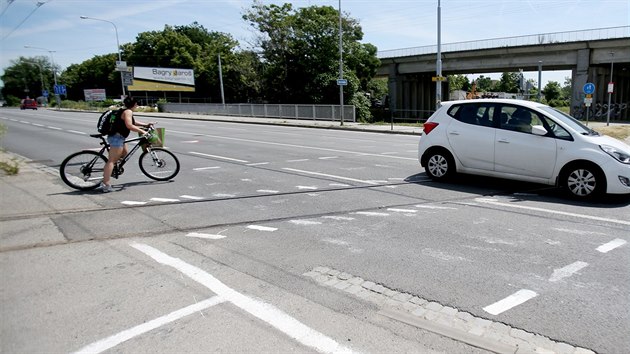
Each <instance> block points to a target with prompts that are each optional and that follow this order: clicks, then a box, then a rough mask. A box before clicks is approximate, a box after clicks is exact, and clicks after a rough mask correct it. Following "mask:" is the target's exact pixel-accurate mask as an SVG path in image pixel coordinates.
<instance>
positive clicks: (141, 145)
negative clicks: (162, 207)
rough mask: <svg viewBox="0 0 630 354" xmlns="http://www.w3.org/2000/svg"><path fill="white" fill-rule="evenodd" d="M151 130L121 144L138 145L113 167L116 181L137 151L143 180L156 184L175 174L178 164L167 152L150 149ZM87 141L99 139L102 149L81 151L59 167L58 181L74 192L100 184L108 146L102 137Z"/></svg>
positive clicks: (155, 148) (152, 133)
mask: <svg viewBox="0 0 630 354" xmlns="http://www.w3.org/2000/svg"><path fill="white" fill-rule="evenodd" d="M154 134H155V129H154V128H153V127H152V126H150V127H149V128H148V131H147V134H145V135H143V136H140V137H137V138H131V139H127V140H125V143H133V142H138V143H137V144H136V145H135V146H134V147H133V148H132V149H131V150H130V151H129V153H127V155H126V156H125V157H123V158H122V159H120V160H118V162H117V163H116V164H115V165H114V170H113V171H112V177H114V178H118V176H120V175H122V174H123V172H124V171H125V170H124V168H123V167H124V166H125V163H127V161H129V159H130V158H131V155H133V154H134V153H135V152H136V151H138V149H142V150H143V152H142V154H141V155H140V159H139V161H138V163H139V165H140V171H142V173H144V175H145V176H147V177H149V178H151V179H154V180H156V181H168V180H170V179H172V178H173V177H175V176H176V175H177V174H178V173H179V160H178V159H177V157H176V156H175V155H174V154H173V153H172V152H170V151H168V150H166V149H164V148H162V147H153V146H152V145H151V141H155V140H154V139H155V138H154ZM90 136H91V137H93V138H97V139H101V145H103V147H102V148H101V150H100V151H98V152H96V151H93V150H83V151H79V152H76V153H74V154H72V155H70V156H68V157H66V159H65V160H63V162H62V163H61V166H60V167H59V173H60V175H61V179H62V180H63V181H64V182H65V183H66V184H67V185H68V186H70V187H72V188H75V189H78V190H83V191H85V190H91V189H95V188H96V187H98V186H99V185H100V183H101V181H102V180H103V169H104V168H105V163H107V156H105V154H104V152H105V151H106V150H107V151H109V148H110V145H109V143H108V142H107V140H106V139H105V135H103V134H90Z"/></svg>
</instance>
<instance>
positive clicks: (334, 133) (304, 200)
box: [0, 110, 630, 353]
mask: <svg viewBox="0 0 630 354" xmlns="http://www.w3.org/2000/svg"><path fill="white" fill-rule="evenodd" d="M95 120H96V115H95V114H87V113H63V112H55V111H24V112H22V111H17V110H2V111H0V122H1V123H2V124H5V125H6V126H7V127H8V129H9V132H8V134H6V135H5V136H4V137H2V138H1V140H0V143H1V144H2V147H3V148H5V149H7V150H8V151H11V152H14V153H17V154H19V155H22V156H25V157H28V158H29V159H31V160H34V161H37V162H38V163H41V164H44V165H47V166H49V167H51V168H53V169H56V168H58V166H59V164H60V162H61V161H62V160H63V158H64V157H65V156H67V155H69V154H70V153H72V152H74V151H77V150H80V149H82V148H93V147H96V142H97V140H96V139H93V138H90V137H89V136H87V134H89V133H93V131H94V126H95ZM157 121H158V124H159V125H158V126H161V127H165V128H166V131H167V133H166V145H167V146H168V147H169V148H170V149H171V151H173V152H174V153H175V154H176V155H177V156H178V157H179V159H180V162H181V164H182V170H181V172H180V174H179V175H178V176H177V177H176V178H175V180H173V181H170V182H154V181H151V180H149V179H148V178H146V177H145V176H143V175H142V174H141V172H140V171H139V169H138V168H137V166H136V165H135V164H131V165H129V167H128V168H126V172H125V174H124V175H123V176H122V177H121V178H120V179H119V180H115V181H114V189H116V190H117V191H116V192H115V193H109V194H100V193H97V192H87V193H86V192H76V191H73V190H71V189H69V188H68V187H66V186H65V185H64V184H63V182H61V180H60V179H56V180H55V179H53V183H54V188H53V187H48V188H52V189H54V193H53V191H44V193H47V192H50V195H53V194H54V196H55V198H61V197H63V202H62V203H60V205H55V206H54V209H55V212H54V213H50V214H49V215H42V214H38V213H37V212H34V213H31V214H29V215H26V214H25V213H24V212H22V211H20V210H16V211H15V215H12V213H11V210H5V211H4V212H3V215H2V216H3V218H2V220H3V223H4V225H5V226H4V227H6V229H5V230H8V229H10V230H12V231H13V228H12V227H13V226H11V224H10V223H11V222H12V219H15V220H30V221H32V223H31V228H29V229H28V231H29V232H31V233H38V235H39V234H40V233H41V235H42V237H46V238H45V239H43V240H40V239H37V240H36V241H34V242H33V243H32V244H29V245H26V246H25V245H24V244H23V243H21V242H19V241H11V242H7V241H6V239H5V240H4V241H3V247H2V252H0V261H1V262H2V263H1V264H0V265H1V266H2V272H3V286H2V299H3V300H2V301H3V305H7V304H8V303H10V304H11V306H10V308H8V307H7V306H3V313H2V315H3V318H10V319H12V320H11V321H5V323H4V324H3V326H2V345H3V349H6V352H12V351H16V350H17V351H42V350H43V349H47V350H50V351H65V352H67V351H74V350H78V349H80V348H82V347H83V346H85V345H88V344H90V343H97V344H98V343H100V342H98V340H101V339H103V338H107V337H108V336H110V335H112V334H115V333H118V332H119V331H121V330H122V329H127V328H133V331H131V332H132V334H134V337H133V338H134V339H133V340H130V341H125V342H123V343H122V344H118V345H117V346H116V350H118V351H121V352H128V351H138V350H141V351H159V352H168V351H195V350H199V348H204V349H203V351H252V349H253V348H261V350H262V351H273V352H285V351H297V352H303V351H310V350H316V351H326V349H322V348H330V346H332V347H333V348H336V349H338V350H344V349H349V350H354V351H360V352H385V351H395V352H409V351H411V352H427V351H431V350H435V351H438V352H475V351H480V350H479V349H476V348H474V347H471V346H468V345H466V344H463V343H461V342H459V341H450V340H446V338H445V337H443V336H438V335H435V334H433V333H431V332H427V331H423V330H417V329H415V328H413V327H409V326H406V325H403V324H401V323H399V322H397V321H395V320H391V319H390V318H385V317H383V316H380V315H379V308H378V306H376V305H374V304H373V303H370V302H365V301H362V300H361V299H359V298H357V297H353V296H350V295H348V294H347V293H344V292H343V291H340V290H336V289H334V288H330V287H326V286H325V285H323V284H320V283H317V282H314V281H312V279H310V278H309V277H308V276H305V274H309V272H313V270H315V269H327V270H330V271H331V272H335V271H338V272H342V273H346V274H351V275H353V276H356V277H360V278H362V279H364V280H367V281H370V282H373V283H375V284H380V285H382V286H383V287H385V288H387V289H391V290H392V291H397V292H400V293H406V294H411V295H413V296H417V297H419V298H422V299H426V300H427V301H430V302H434V303H438V304H440V305H442V306H446V307H449V308H454V309H457V310H458V311H461V312H466V313H469V314H471V315H472V316H475V317H477V318H481V319H487V320H490V321H491V322H493V323H498V324H505V325H508V326H510V327H511V328H514V329H520V330H523V331H526V332H528V333H533V334H537V335H540V336H544V337H547V338H549V339H551V340H554V341H559V342H562V343H566V344H570V345H572V346H576V347H582V348H586V349H589V350H593V351H595V352H602V353H622V352H628V351H629V350H630V339H629V338H630V337H628V336H627V330H628V328H630V314H629V312H628V308H630V303H629V302H630V298H629V297H628V294H629V293H630V289H629V282H628V279H630V269H629V268H628V267H627V265H628V264H630V247H628V245H627V241H628V239H629V236H630V232H629V231H630V200H629V199H628V198H610V199H609V200H607V201H603V202H600V203H592V204H588V203H575V202H572V201H569V200H567V199H564V198H563V197H562V196H561V195H560V194H559V193H558V192H557V191H555V190H553V189H551V188H548V187H545V186H539V185H532V184H523V183H515V182H510V181H503V180H495V179H486V178H475V177H466V176H462V177H460V178H459V179H458V180H457V181H456V182H455V183H450V184H444V183H434V182H431V181H430V180H428V178H427V177H426V176H425V174H424V173H423V171H422V170H421V168H420V166H419V164H418V162H417V158H416V148H417V139H418V137H417V136H406V135H389V134H376V133H365V132H356V131H341V130H319V129H308V128H298V127H279V126H262V125H250V124H244V123H239V124H236V123H225V122H204V121H194V120H177V119H167V118H160V119H157ZM36 182H37V181H33V183H36ZM9 194H10V196H11V197H13V196H14V194H13V193H4V192H3V199H5V202H6V197H7V196H8V195H9ZM50 195H49V196H50ZM42 200H46V199H45V198H43V199H42ZM44 203H45V202H44ZM51 203H52V202H51ZM33 208H35V209H36V207H33ZM18 209H19V208H18ZM16 222H17V221H16ZM20 225H21V224H20ZM4 227H3V228H4ZM50 229H54V230H56V232H57V234H55V235H51V234H50V233H45V232H43V231H42V230H50ZM37 230H39V231H37ZM24 232H25V231H24ZM12 234H13V233H12ZM44 234H46V235H45V236H44ZM25 255H27V256H28V257H25ZM171 257H174V258H175V259H177V260H179V261H180V262H175V261H173V258H171ZM197 267H198V268H197ZM206 272H207V274H206ZM202 273H203V274H202ZM191 274H192V275H191ZM221 280H223V281H221ZM208 289H210V292H209V291H208ZM212 294H214V296H213V295H212ZM243 294H249V295H248V296H244V295H243ZM86 295H87V296H86ZM51 299H53V300H54V301H52V302H51ZM515 299H516V300H515ZM204 301H205V302H204ZM226 301H227V302H229V304H228V305H226V303H225V302H226ZM191 304H198V305H197V306H199V308H193V309H189V311H192V312H199V311H200V313H201V316H193V317H185V318H183V319H180V320H178V321H176V322H175V323H177V325H173V324H172V323H171V324H170V325H164V324H161V322H160V323H156V324H155V325H156V326H157V327H156V329H152V332H150V333H151V334H152V335H140V334H139V333H144V332H142V331H141V329H138V328H137V327H134V326H136V325H138V324H142V323H147V322H149V323H151V322H150V321H152V320H155V319H160V318H161V316H164V315H166V314H169V313H172V312H174V311H177V310H180V309H187V308H189V306H191ZM269 304H271V305H269ZM204 306H205V307H204ZM265 309H266V310H268V312H265ZM265 313H266V314H265ZM244 314H245V315H244ZM248 314H251V315H248ZM291 316H292V317H291ZM208 318H211V319H216V321H208ZM296 319H297V320H298V321H300V323H301V324H303V325H304V328H302V327H298V328H302V330H303V332H300V333H298V334H293V333H286V332H282V328H285V327H286V326H285V325H286V323H287V321H288V322H289V323H291V322H290V321H291V320H296ZM158 322H159V321H158ZM288 327H292V328H294V326H288ZM44 328H45V330H44ZM272 328H273V329H272ZM42 331H43V332H44V333H45V335H42ZM278 332H281V333H284V334H278ZM304 333H307V334H308V335H306V337H309V336H310V337H309V338H312V337H314V338H317V339H316V340H314V343H315V344H313V343H311V342H303V341H299V340H294V339H295V338H303V337H304V336H305V334H304ZM9 338H11V339H9ZM204 339H206V340H204ZM208 342H210V343H208ZM331 343H332V344H331ZM98 345H101V347H97V348H99V349H102V348H104V347H103V345H104V344H102V343H100V344H98ZM326 345H329V346H328V347H326ZM3 351H5V350H3ZM558 352H562V351H561V350H560V349H559V350H558Z"/></svg>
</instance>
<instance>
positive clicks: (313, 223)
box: [289, 220, 322, 225]
mask: <svg viewBox="0 0 630 354" xmlns="http://www.w3.org/2000/svg"><path fill="white" fill-rule="evenodd" d="M289 222H290V223H292V224H296V225H321V224H322V223H321V222H319V221H313V220H289Z"/></svg>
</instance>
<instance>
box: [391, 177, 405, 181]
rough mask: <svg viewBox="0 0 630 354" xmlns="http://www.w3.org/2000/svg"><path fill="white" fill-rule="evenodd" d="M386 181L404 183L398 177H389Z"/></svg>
mask: <svg viewBox="0 0 630 354" xmlns="http://www.w3.org/2000/svg"><path fill="white" fill-rule="evenodd" d="M388 180H390V181H404V180H405V179H404V178H400V177H390V178H388Z"/></svg>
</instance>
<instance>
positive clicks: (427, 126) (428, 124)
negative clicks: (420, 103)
mask: <svg viewBox="0 0 630 354" xmlns="http://www.w3.org/2000/svg"><path fill="white" fill-rule="evenodd" d="M439 124H440V123H435V122H426V123H424V128H423V129H422V131H423V132H424V134H429V133H430V132H431V131H432V130H433V129H435V127H437V126H438V125H439Z"/></svg>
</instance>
